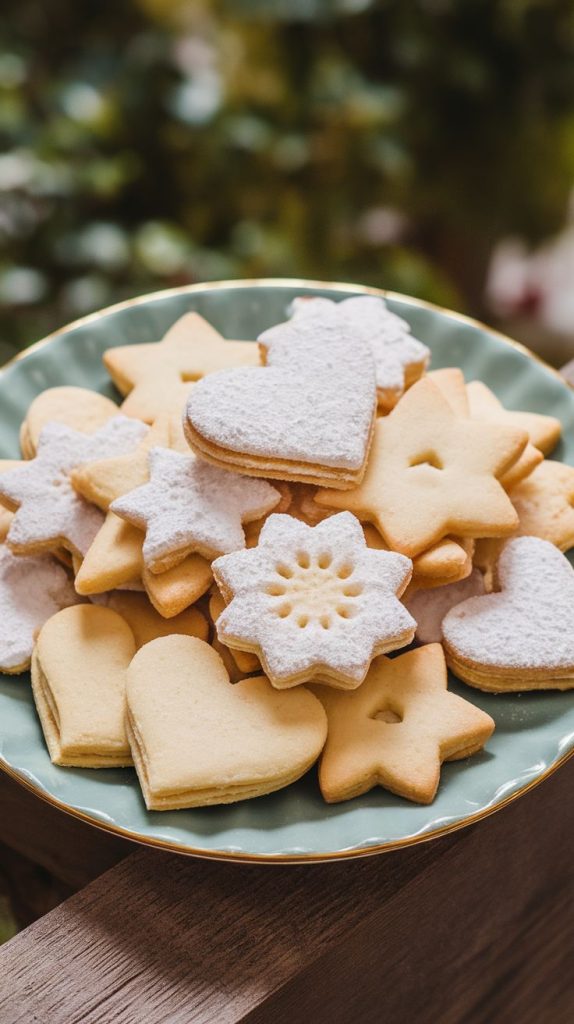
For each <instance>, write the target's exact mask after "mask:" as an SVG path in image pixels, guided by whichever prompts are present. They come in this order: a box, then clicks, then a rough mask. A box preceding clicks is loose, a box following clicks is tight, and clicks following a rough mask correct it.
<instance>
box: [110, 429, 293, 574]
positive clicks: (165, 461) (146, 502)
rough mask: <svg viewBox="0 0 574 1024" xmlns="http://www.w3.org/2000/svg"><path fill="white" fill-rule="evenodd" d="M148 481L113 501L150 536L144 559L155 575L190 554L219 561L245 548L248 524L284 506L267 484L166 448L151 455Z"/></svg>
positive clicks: (118, 511) (118, 512)
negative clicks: (278, 506)
mask: <svg viewBox="0 0 574 1024" xmlns="http://www.w3.org/2000/svg"><path fill="white" fill-rule="evenodd" d="M148 460H149V481H148V483H146V484H143V485H142V486H141V487H138V488H137V489H136V490H135V491H129V492H128V493H127V494H125V495H124V496H123V497H122V498H118V499H116V501H114V502H112V504H111V506H110V509H111V511H112V512H113V513H114V514H115V515H117V516H120V518H121V519H125V520H126V521H127V522H129V523H131V524H132V525H133V526H137V527H139V528H140V529H141V530H144V531H145V540H144V543H143V548H142V551H143V558H144V563H145V565H146V567H147V568H148V569H149V570H150V571H151V572H154V573H161V572H163V571H165V570H167V569H171V568H173V566H175V565H177V564H178V563H179V562H181V561H183V559H184V558H185V557H186V556H187V555H190V554H194V553H195V554H200V555H203V556H204V557H206V558H214V557H216V556H217V555H221V554H224V553H227V552H230V551H236V550H237V549H238V548H243V547H244V546H245V534H244V532H243V523H248V522H250V521H253V520H255V519H260V518H261V517H262V516H264V515H266V514H267V513H268V512H270V511H271V510H272V509H273V508H275V507H276V506H277V505H278V504H279V502H280V501H281V494H280V493H279V491H278V490H277V489H276V488H275V487H272V486H271V484H268V483H267V482H266V481H264V480H250V479H248V478H247V477H245V476H240V475H239V474H238V473H230V472H229V471H228V470H226V469H219V468H217V467H216V466H210V465H209V464H208V463H205V462H202V461H201V459H198V458H196V457H195V455H191V454H190V455H182V454H180V452H174V451H170V450H169V449H167V448H152V449H151V451H150V453H149V457H148Z"/></svg>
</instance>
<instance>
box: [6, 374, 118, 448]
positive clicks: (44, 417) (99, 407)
mask: <svg viewBox="0 0 574 1024" xmlns="http://www.w3.org/2000/svg"><path fill="white" fill-rule="evenodd" d="M118 413H119V409H118V407H117V405H116V403H115V402H112V400H111V398H106V397H105V395H100V394H99V392H97V391H90V389H89V388H75V387H68V386H65V387H58V388H47V390H46V391H42V392H41V393H40V394H39V395H38V396H37V397H36V398H35V399H34V401H33V402H32V404H31V406H30V408H29V409H28V412H27V413H26V419H25V420H24V422H23V423H22V426H21V428H20V447H21V449H22V455H23V456H24V458H25V459H33V458H34V456H35V454H36V450H37V448H38V441H39V439H40V434H41V433H42V431H43V429H44V427H45V426H47V424H48V423H63V424H64V425H65V426H66V427H71V428H72V430H80V431H81V432H82V433H83V434H93V433H94V431H96V430H99V429H100V427H103V426H104V423H107V422H108V420H110V419H111V418H112V416H117V415H118Z"/></svg>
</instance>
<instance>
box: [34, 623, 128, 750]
mask: <svg viewBox="0 0 574 1024" xmlns="http://www.w3.org/2000/svg"><path fill="white" fill-rule="evenodd" d="M135 651H136V645H135V641H134V637H133V633H132V631H131V629H130V628H129V626H128V624H127V622H126V621H125V620H124V619H123V618H122V617H121V615H118V614H117V612H114V611H112V609H111V608H101V607H97V606H96V605H93V604H82V605H77V606H76V607H75V608H66V609H65V610H64V611H61V612H58V614H57V615H54V616H53V617H52V618H51V619H49V620H48V622H47V623H46V624H45V626H43V628H42V630H41V631H40V635H39V637H38V642H37V644H36V647H35V648H34V654H33V657H32V690H33V693H34V700H35V702H36V708H37V709H38V715H39V717H40V722H41V724H42V729H43V732H44V738H45V740H46V745H47V747H48V750H49V753H50V758H51V760H52V761H53V763H54V764H60V765H73V766H75V767H78V768H120V767H123V766H125V765H131V763H132V759H131V754H130V748H129V744H128V741H127V736H126V729H125V716H126V672H127V668H128V665H129V664H130V661H131V660H132V658H133V656H134V654H135Z"/></svg>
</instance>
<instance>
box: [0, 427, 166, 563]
mask: <svg viewBox="0 0 574 1024" xmlns="http://www.w3.org/2000/svg"><path fill="white" fill-rule="evenodd" d="M146 431H147V427H145V426H144V424H143V423H140V422H139V420H132V419H128V418H127V417H126V416H114V417H113V419H110V420H108V422H107V423H106V424H104V426H103V427H100V429H99V430H97V431H96V432H95V433H93V434H82V433H80V432H79V431H77V430H73V429H72V428H71V427H67V426H65V425H64V424H63V423H48V424H47V426H45V427H44V429H43V430H42V433H41V434H40V439H39V442H38V453H37V455H36V458H34V459H30V460H29V461H27V462H22V463H20V464H19V465H17V466H15V467H14V469H10V470H8V471H7V472H6V473H2V474H1V475H0V498H1V499H2V500H3V501H4V503H5V504H6V505H7V506H8V507H9V508H11V509H16V510H17V511H16V514H15V516H14V519H13V520H12V523H11V525H10V529H9V531H8V536H7V543H8V545H9V547H11V548H12V550H13V551H14V552H15V554H18V555H25V554H38V553H41V552H42V551H52V550H53V549H54V548H58V547H65V548H66V549H68V550H69V551H71V552H72V554H77V555H78V554H79V555H85V553H86V551H87V550H88V548H89V546H90V544H91V543H92V541H93V539H94V537H95V536H96V534H97V532H98V530H99V529H100V527H101V525H102V522H103V518H104V517H103V515H102V513H101V512H100V511H99V510H98V509H96V508H94V507H93V505H90V503H89V502H87V501H85V500H84V498H82V497H80V495H79V494H76V492H75V490H74V488H73V487H72V483H71V479H70V474H71V472H72V470H73V469H75V467H76V466H79V465H81V464H82V463H84V462H91V461H92V460H93V459H104V458H109V457H110V456H112V455H120V454H125V453H126V452H129V451H130V450H132V449H134V448H135V447H136V446H137V445H138V443H139V442H140V440H141V439H142V437H143V435H144V434H145V433H146Z"/></svg>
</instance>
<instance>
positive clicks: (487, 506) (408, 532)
mask: <svg viewBox="0 0 574 1024" xmlns="http://www.w3.org/2000/svg"><path fill="white" fill-rule="evenodd" d="M527 440H528V438H527V434H526V433H525V432H524V431H521V430H517V429H515V428H513V427H501V426H499V425H495V424H491V423H478V422H476V421H474V420H471V419H466V418H462V417H459V416H457V415H456V414H455V413H454V412H453V410H452V408H451V406H450V405H449V403H448V402H447V401H446V399H445V398H444V396H443V395H442V394H441V392H440V390H439V389H438V388H437V386H436V385H435V384H433V383H432V381H430V380H428V379H423V380H421V381H418V382H417V383H416V384H414V385H413V387H412V388H410V390H409V391H407V393H406V394H405V395H403V397H402V398H401V400H400V402H399V404H398V405H397V406H396V407H395V409H393V411H392V412H391V413H390V414H389V415H388V416H384V417H381V418H380V419H378V420H377V423H376V427H375V436H374V439H373V445H372V448H371V453H370V457H369V462H368V464H367V469H366V472H365V476H364V478H363V482H362V483H361V484H360V485H359V486H358V487H357V488H354V489H353V490H351V491H344V492H341V491H336V490H320V491H318V493H317V494H316V495H315V501H316V502H317V504H318V505H323V506H326V507H330V508H338V509H341V508H343V509H349V510H350V511H351V512H354V513H355V514H356V515H358V516H359V518H361V519H365V520H367V521H371V522H373V523H374V524H375V525H376V526H377V528H378V529H379V530H380V532H381V533H382V535H383V537H384V539H385V540H386V542H387V544H388V545H389V547H390V548H392V549H393V550H395V551H401V552H403V553H404V554H405V555H409V556H410V557H413V556H414V555H418V554H420V552H421V551H424V550H425V549H426V548H428V547H429V546H430V545H431V544H434V543H436V542H437V541H439V540H440V539H441V538H442V537H445V536H446V535H447V534H451V533H453V534H460V535H461V536H463V537H493V536H502V535H508V534H510V533H512V532H513V530H515V529H516V526H517V524H518V517H517V515H516V512H515V511H514V508H513V506H512V504H511V502H510V499H509V498H508V496H507V494H506V493H505V491H504V490H503V488H502V487H501V485H500V483H499V482H498V479H497V477H499V476H500V475H501V474H502V473H503V472H504V471H505V469H507V468H508V466H509V465H510V464H511V463H512V462H513V461H514V460H515V459H516V458H518V457H519V455H520V453H521V452H522V451H523V450H524V447H525V445H526V443H527Z"/></svg>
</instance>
